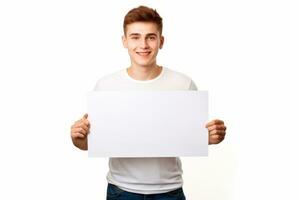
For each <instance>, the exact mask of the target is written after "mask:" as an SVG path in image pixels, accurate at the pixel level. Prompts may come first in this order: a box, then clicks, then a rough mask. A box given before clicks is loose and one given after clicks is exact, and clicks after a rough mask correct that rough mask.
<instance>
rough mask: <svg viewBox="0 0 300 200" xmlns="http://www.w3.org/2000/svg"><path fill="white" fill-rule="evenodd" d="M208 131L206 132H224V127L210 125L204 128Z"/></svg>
mask: <svg viewBox="0 0 300 200" xmlns="http://www.w3.org/2000/svg"><path fill="white" fill-rule="evenodd" d="M206 128H207V129H208V131H212V130H226V127H225V126H224V125H217V124H215V125H211V126H208V127H206Z"/></svg>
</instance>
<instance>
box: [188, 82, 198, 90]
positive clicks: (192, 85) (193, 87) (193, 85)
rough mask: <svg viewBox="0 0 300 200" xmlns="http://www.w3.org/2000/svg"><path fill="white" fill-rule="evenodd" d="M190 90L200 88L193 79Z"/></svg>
mask: <svg viewBox="0 0 300 200" xmlns="http://www.w3.org/2000/svg"><path fill="white" fill-rule="evenodd" d="M189 90H198V88H197V86H196V84H195V82H194V81H193V80H191V83H190V88H189Z"/></svg>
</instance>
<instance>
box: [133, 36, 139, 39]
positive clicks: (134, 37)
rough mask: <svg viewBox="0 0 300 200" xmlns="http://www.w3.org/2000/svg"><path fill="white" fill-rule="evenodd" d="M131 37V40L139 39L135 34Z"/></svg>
mask: <svg viewBox="0 0 300 200" xmlns="http://www.w3.org/2000/svg"><path fill="white" fill-rule="evenodd" d="M131 39H133V40H138V39H139V37H137V36H133V37H131Z"/></svg>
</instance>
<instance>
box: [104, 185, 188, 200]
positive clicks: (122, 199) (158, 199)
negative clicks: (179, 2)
mask: <svg viewBox="0 0 300 200" xmlns="http://www.w3.org/2000/svg"><path fill="white" fill-rule="evenodd" d="M106 200H185V196H184V193H183V190H182V188H179V189H176V190H173V191H171V192H167V193H161V194H137V193H132V192H127V191H124V190H121V189H120V188H118V187H117V186H115V185H112V184H110V183H109V184H108V186H107V196H106Z"/></svg>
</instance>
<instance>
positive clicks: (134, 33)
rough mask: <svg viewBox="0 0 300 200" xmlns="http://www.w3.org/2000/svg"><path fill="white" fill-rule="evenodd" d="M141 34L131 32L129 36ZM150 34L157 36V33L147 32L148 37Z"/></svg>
mask: <svg viewBox="0 0 300 200" xmlns="http://www.w3.org/2000/svg"><path fill="white" fill-rule="evenodd" d="M140 35H141V34H140V33H131V34H130V35H129V36H140ZM149 36H157V34H156V33H147V34H146V37H149Z"/></svg>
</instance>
